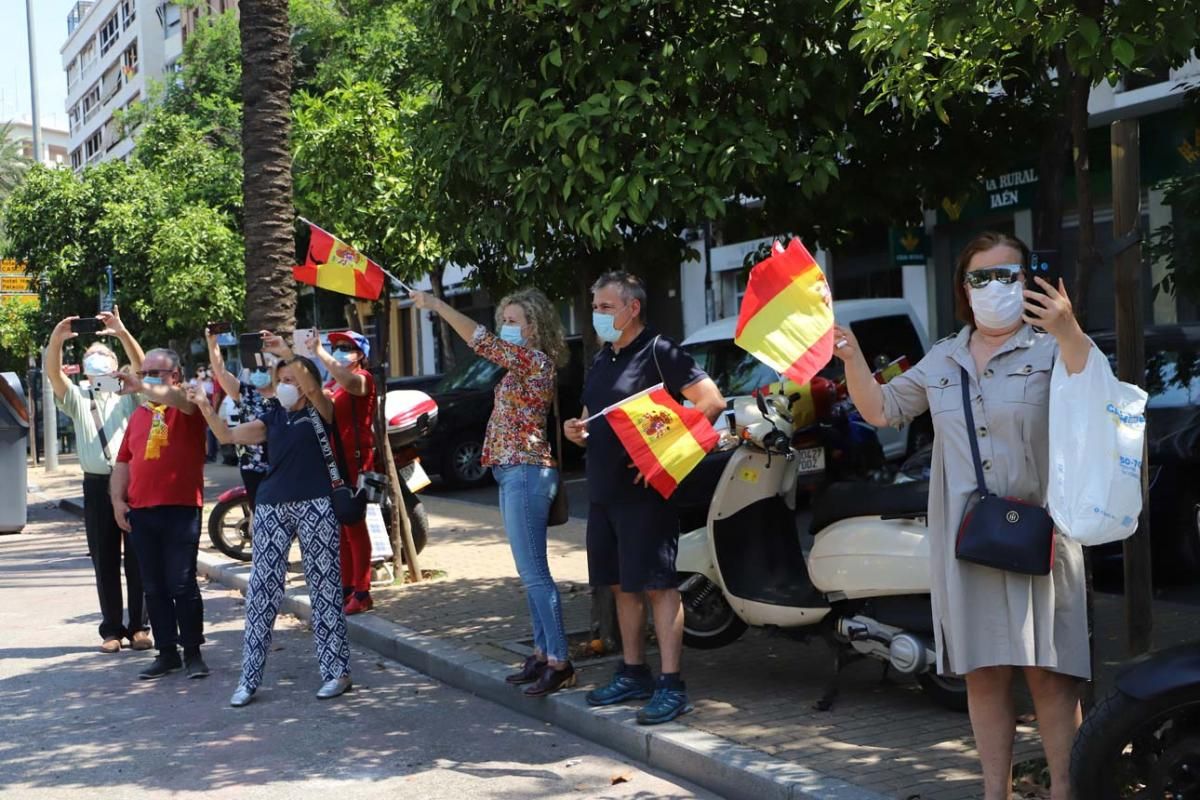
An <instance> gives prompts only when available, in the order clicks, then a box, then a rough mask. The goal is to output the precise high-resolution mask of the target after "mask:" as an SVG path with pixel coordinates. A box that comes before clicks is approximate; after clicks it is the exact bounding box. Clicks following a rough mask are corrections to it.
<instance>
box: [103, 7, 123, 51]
mask: <svg viewBox="0 0 1200 800" xmlns="http://www.w3.org/2000/svg"><path fill="white" fill-rule="evenodd" d="M120 35H121V21H120V20H119V19H117V12H115V11H114V12H113V13H112V14H110V15H109V17H108V19H106V20H104V24H103V25H101V26H100V55H104V54H105V53H107V52H108V51H109V50H110V49H111V48H112V46H113V44H115V43H116V41H117V37H118V36H120Z"/></svg>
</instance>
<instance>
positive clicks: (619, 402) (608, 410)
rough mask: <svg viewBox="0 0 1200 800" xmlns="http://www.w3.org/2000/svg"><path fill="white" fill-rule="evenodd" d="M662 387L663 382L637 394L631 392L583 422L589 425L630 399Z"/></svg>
mask: <svg viewBox="0 0 1200 800" xmlns="http://www.w3.org/2000/svg"><path fill="white" fill-rule="evenodd" d="M661 388H663V384H661V383H656V384H654V385H653V386H651V387H650V388H649V389H642V390H641V391H640V392H638V393H637V394H631V395H629V397H626V398H625V399H624V400H618V401H617V402H615V403H613V404H612V405H611V406H608V407H607V408H605V409H604V410H603V411H600V412H599V413H596V414H592V415H591V416H590V417H588V418H587V419H585V420H583V422H582V423H581V424H583V425H587V424H588V423H589V422H591V421H592V420H594V419H599V418H600V417H603V416H604V415H605V414H607V413H608V412H610V411H612V410H613V409H614V408H620V407H621V406H623V405H625V404H626V403H628V402H630V401H633V400H637V399H638V398H639V397H645V396H646V395H648V394H650V393H651V392H657V391H658V390H659V389H661Z"/></svg>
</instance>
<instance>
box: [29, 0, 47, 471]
mask: <svg viewBox="0 0 1200 800" xmlns="http://www.w3.org/2000/svg"><path fill="white" fill-rule="evenodd" d="M25 23H26V26H27V30H28V37H29V98H30V101H31V104H32V106H33V120H32V122H33V160H34V161H35V162H36V163H38V164H40V163H42V162H43V161H44V158H43V157H42V117H41V113H40V111H39V109H38V85H37V51H36V48H35V47H34V42H33V0H25ZM46 456H47V458H49V451H47V453H46Z"/></svg>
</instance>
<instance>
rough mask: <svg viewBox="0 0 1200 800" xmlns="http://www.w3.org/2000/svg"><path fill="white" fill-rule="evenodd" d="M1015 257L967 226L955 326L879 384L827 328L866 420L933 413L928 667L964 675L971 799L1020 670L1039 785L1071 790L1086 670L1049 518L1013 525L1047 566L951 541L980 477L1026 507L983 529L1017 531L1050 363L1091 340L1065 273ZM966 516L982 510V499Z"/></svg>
mask: <svg viewBox="0 0 1200 800" xmlns="http://www.w3.org/2000/svg"><path fill="white" fill-rule="evenodd" d="M1028 264H1029V248H1028V247H1026V246H1025V244H1024V243H1023V242H1021V241H1020V240H1019V239H1016V238H1014V237H1012V236H1008V235H1006V234H1002V233H984V234H980V235H979V236H977V237H975V238H974V239H973V240H971V242H970V243H968V244H967V246H966V248H965V249H964V250H963V252H962V254H961V255H960V256H959V259H958V266H957V268H956V271H955V280H954V296H955V306H956V309H957V312H958V316H959V318H960V319H961V320H962V321H963V322H964V323H966V325H965V326H964V327H963V329H962V330H961V331H959V333H958V334H957V335H956V336H953V337H950V338H947V339H943V340H942V341H941V342H938V343H937V344H936V345H934V346H933V347H932V348H931V349H930V351H929V353H928V354H927V355H926V356H925V358H923V359H922V360H921V362H920V363H919V364H917V365H916V366H915V367H914V368H913V369H911V370H909V371H908V372H905V373H904V374H902V375H899V376H897V377H896V378H893V379H892V380H891V381H890V382H889V383H888V384H886V385H883V386H881V385H880V384H878V383H876V381H875V379H874V377H873V376H872V374H871V368H870V367H869V366H868V365H867V362H866V360H865V359H864V358H863V354H862V352H861V350H860V349H859V346H858V342H857V341H856V340H855V338H854V334H853V333H852V332H851V331H850V330H849V328H846V327H843V326H837V327H836V334H835V336H836V338H835V343H836V346H835V349H834V353H835V355H837V357H838V358H840V359H841V360H842V361H844V362H845V365H846V383H847V387H848V388H849V390H850V397H851V399H853V400H854V403H855V405H856V406H858V410H859V412H860V413H861V414H862V415H863V417H864V418H865V419H866V420H867V421H868V422H870V423H871V424H873V425H877V426H882V425H897V426H898V425H901V424H904V423H907V422H909V421H910V420H912V419H913V418H914V417H916V416H918V415H920V414H922V413H924V412H925V411H926V410H928V411H929V412H930V413H931V414H932V416H933V427H934V433H935V436H934V443H933V448H934V449H933V468H932V474H931V476H930V482H929V486H930V488H929V517H928V519H929V532H930V578H931V595H932V601H933V619H934V620H936V621H937V624H936V625H935V626H934V637H935V640H936V644H937V659H938V664H937V669H938V672H939V673H941V674H943V675H962V676H964V677H965V679H966V683H967V704H968V708H969V711H970V716H971V727H972V729H973V730H974V733H975V739H976V742H977V745H978V748H979V757H980V760H981V761H982V763H983V778H984V800H1007V799H1008V798H1009V796H1010V794H1011V790H1012V778H1011V775H1012V753H1013V736H1014V732H1015V727H1016V712H1015V710H1014V707H1013V698H1012V685H1013V681H1014V678H1015V676H1016V673H1017V672H1021V673H1022V674H1023V675H1024V677H1025V681H1026V683H1028V685H1029V689H1030V693H1031V694H1032V695H1033V701H1034V705H1035V707H1036V709H1037V715H1038V727H1039V728H1040V731H1041V736H1042V744H1043V747H1044V748H1045V752H1046V759H1047V761H1048V763H1049V766H1050V780H1051V785H1052V789H1051V797H1052V798H1053V800H1067V799H1068V798H1069V797H1070V777H1069V768H1070V756H1071V745H1072V742H1073V741H1074V738H1075V733H1076V731H1077V730H1078V728H1079V725H1080V721H1081V714H1080V708H1079V690H1080V685H1081V682H1082V681H1084V680H1087V679H1088V678H1089V677H1090V674H1091V663H1090V658H1089V650H1088V626H1087V611H1086V599H1085V590H1084V576H1083V556H1082V551H1081V549H1080V546H1079V544H1078V543H1076V542H1073V541H1071V540H1070V539H1066V538H1064V537H1063V536H1061V535H1058V534H1057V533H1056V532H1055V531H1054V530H1053V527H1052V523H1049V521H1048V519H1047V520H1046V522H1047V524H1046V525H1045V526H1043V527H1038V528H1036V529H1034V530H1035V533H1036V535H1033V536H1031V537H1021V538H1022V539H1023V540H1024V539H1028V541H1030V543H1031V547H1030V552H1032V553H1034V554H1035V555H1042V556H1045V555H1046V554H1047V553H1048V551H1049V548H1050V547H1051V546H1052V547H1053V559H1052V562H1051V564H1052V565H1051V566H1050V567H1049V574H1039V573H1040V572H1041V570H1036V571H1035V570H1028V571H1015V570H1014V569H1012V568H1011V566H1009V565H1006V568H1000V567H997V566H985V565H984V564H985V562H986V559H984V560H980V558H979V556H980V553H978V552H976V553H972V554H970V555H971V556H972V557H973V558H972V560H967V556H968V554H967V553H966V552H965V551H964V549H963V548H962V542H963V541H964V540H966V539H967V538H968V534H971V533H972V532H974V531H980V530H981V529H980V528H979V527H978V526H975V527H974V528H973V527H972V525H973V523H972V516H971V515H969V512H974V511H976V510H977V509H979V508H980V507H981V502H980V500H979V495H980V485H981V484H986V489H987V490H988V492H990V493H991V494H994V495H998V496H999V498H1004V501H1005V502H1010V503H1013V506H1012V507H1015V505H1016V504H1023V508H1024V510H1023V511H1021V512H1020V513H1018V512H1016V511H1010V512H1009V514H1008V518H1007V520H1001V522H1007V523H1008V525H1009V527H1007V528H1006V527H1003V525H990V527H988V528H987V529H986V530H984V531H983V532H987V533H995V534H997V536H998V538H997V539H996V540H994V541H1004V542H1005V543H1006V544H1010V543H1012V542H1015V541H1017V537H1018V535H1019V533H1020V532H1019V531H1018V529H1017V528H1016V527H1015V523H1017V522H1018V521H1020V519H1021V518H1022V517H1028V518H1030V519H1037V518H1038V517H1039V512H1040V511H1041V507H1044V505H1045V501H1046V490H1047V485H1048V481H1049V470H1050V465H1049V463H1048V462H1049V452H1048V447H1047V441H1048V431H1047V427H1048V422H1049V403H1050V399H1049V398H1050V373H1051V370H1052V369H1053V367H1054V364H1055V362H1056V361H1058V360H1060V359H1061V360H1062V362H1063V364H1064V366H1065V367H1066V369H1067V372H1068V373H1069V374H1074V373H1078V372H1080V371H1082V370H1083V368H1084V366H1085V365H1086V363H1087V359H1088V355H1089V352H1090V350H1091V348H1092V346H1093V345H1092V342H1091V340H1090V339H1089V338H1088V337H1087V336H1086V335H1085V334H1084V333H1083V331H1082V330H1081V329H1080V327H1079V323H1078V322H1076V320H1075V316H1074V314H1073V313H1072V309H1071V301H1070V299H1069V298H1068V297H1067V292H1066V287H1065V286H1064V285H1063V284H1062V282H1061V281H1060V282H1059V284H1058V286H1053V285H1051V284H1050V283H1047V282H1046V281H1044V280H1041V279H1040V278H1037V279H1034V280H1033V281H1031V280H1029V277H1028ZM1035 287H1036V288H1037V290H1038V291H1033V289H1034V288H1035ZM1043 331H1044V332H1043ZM1041 513H1044V512H1041ZM1014 517H1015V518H1014ZM974 518H975V520H976V521H979V520H982V521H983V522H984V523H990V522H991V520H989V518H988V516H987V515H986V514H983V513H981V514H979V515H977V516H976V517H974ZM1025 530H1030V528H1029V527H1028V526H1027V528H1026V529H1025ZM980 538H981V537H975V540H976V541H979V540H980ZM1039 547H1040V552H1039V550H1038V548H1039ZM993 548H994V546H993ZM985 550H986V548H985ZM984 555H986V552H985V553H984ZM1010 563H1011V562H1010ZM1078 800H1084V798H1079V799H1078Z"/></svg>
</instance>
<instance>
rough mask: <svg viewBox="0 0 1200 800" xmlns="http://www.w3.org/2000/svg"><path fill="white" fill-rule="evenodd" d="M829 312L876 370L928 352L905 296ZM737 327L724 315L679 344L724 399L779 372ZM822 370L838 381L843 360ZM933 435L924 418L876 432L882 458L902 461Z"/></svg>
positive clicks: (840, 303)
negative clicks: (743, 344) (741, 339)
mask: <svg viewBox="0 0 1200 800" xmlns="http://www.w3.org/2000/svg"><path fill="white" fill-rule="evenodd" d="M833 316H834V318H835V319H836V320H837V321H838V324H839V325H848V326H849V327H850V330H852V331H854V335H855V336H856V337H857V338H858V343H859V345H860V346H861V347H862V350H863V353H864V354H865V355H866V356H867V363H868V364H871V365H872V367H874V368H878V367H881V366H886V365H887V364H890V363H891V362H892V361H894V360H896V359H897V358H900V357H901V356H907V357H908V360H909V362H910V363H912V364H916V363H917V362H918V361H920V360H921V358H922V357H923V356H924V355H925V353H926V351H928V350H929V339H928V337H927V336H926V335H925V329H924V327H923V326H922V325H921V322H920V320H918V319H917V315H916V313H915V312H914V311H913V309H912V306H910V305H909V304H908V301H906V300H900V299H892V298H886V299H874V300H835V301H834V303H833ZM736 330H737V317H726V318H725V319H722V320H718V321H716V322H714V323H712V324H710V325H706V326H704V327H703V328H701V329H700V330H698V331H696V332H695V333H693V334H692V335H691V336H689V337H687V338H686V339H684V341H683V344H682V347H683V349H684V350H686V351H687V352H688V353H690V354H691V356H692V357H693V358H694V359H696V363H697V364H698V365H699V366H700V368H701V369H703V370H704V371H705V372H707V373H708V374H709V376H710V377H712V379H713V380H714V381H716V384H717V386H718V387H720V389H721V393H722V394H724V395H725V399H726V400H733V399H734V398H736V397H743V396H747V395H749V394H750V393H751V392H752V391H754V390H755V389H757V388H759V387H760V386H765V385H767V384H768V383H773V382H775V381H777V380H779V373H777V372H776V371H775V370H773V369H771V368H770V367H768V366H767V365H766V364H764V363H762V362H761V361H759V360H758V359H756V358H755V357H754V356H752V355H750V354H749V353H747V352H746V351H745V350H743V349H742V348H740V347H738V346H737V345H736V344H734V342H733V335H734V332H735V331H736ZM820 374H821V376H822V377H825V378H829V379H831V380H834V381H838V380H841V378H842V362H841V361H839V360H838V359H836V358H835V359H833V361H831V362H830V363H829V366H827V367H825V369H823V370H821V373H820ZM910 429H911V430H910ZM932 435H933V433H932V428H931V426H930V425H929V421H928V419H927V418H926V419H924V420H918V421H914V423H913V424H912V425H910V426H906V427H904V428H900V429H899V430H897V429H894V428H884V429H881V430H879V443H880V444H881V445H882V446H883V452H884V456H885V457H886V458H888V459H889V460H893V459H900V458H904V457H905V456H906V455H908V454H909V453H910V452H911V451H913V450H915V449H918V448H919V447H920V446H923V445H924V444H926V443H928V441H929V439H930V438H931V437H932Z"/></svg>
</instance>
